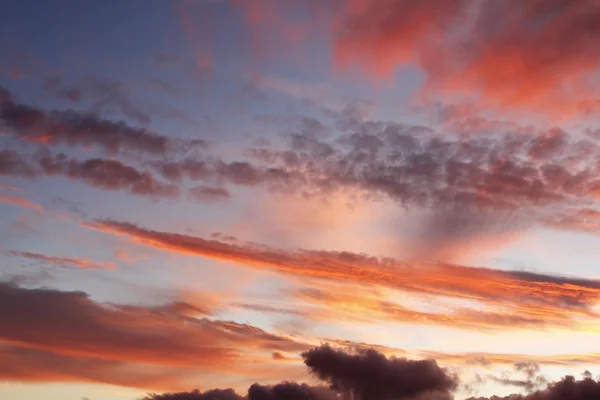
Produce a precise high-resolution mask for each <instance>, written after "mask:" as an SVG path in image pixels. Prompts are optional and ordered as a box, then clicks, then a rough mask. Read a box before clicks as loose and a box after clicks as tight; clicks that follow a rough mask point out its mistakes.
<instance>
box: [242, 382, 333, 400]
mask: <svg viewBox="0 0 600 400" xmlns="http://www.w3.org/2000/svg"><path fill="white" fill-rule="evenodd" d="M247 398H248V400H334V399H336V397H335V393H334V392H332V391H330V390H328V389H327V388H326V387H318V386H310V385H307V384H305V383H302V384H299V383H296V382H281V383H278V384H277V385H260V384H258V383H255V384H254V385H252V386H250V388H249V389H248V396H247Z"/></svg>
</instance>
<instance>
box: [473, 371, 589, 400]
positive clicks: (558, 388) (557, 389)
mask: <svg viewBox="0 0 600 400" xmlns="http://www.w3.org/2000/svg"><path fill="white" fill-rule="evenodd" d="M598 398H600V382H599V381H596V380H594V379H592V378H591V377H589V376H587V377H584V378H583V379H581V380H576V379H575V378H574V377H573V376H565V377H564V378H562V379H561V380H560V381H558V382H553V383H550V384H548V386H547V387H546V389H542V390H538V391H535V392H533V393H530V394H527V395H523V394H511V395H508V396H504V397H501V396H492V397H471V398H469V399H467V400H567V399H568V400H595V399H598Z"/></svg>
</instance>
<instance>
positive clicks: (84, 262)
mask: <svg viewBox="0 0 600 400" xmlns="http://www.w3.org/2000/svg"><path fill="white" fill-rule="evenodd" d="M6 254H8V255H9V256H13V257H23V258H27V259H30V260H36V261H43V262H47V263H50V264H56V265H59V266H73V267H77V268H84V269H106V270H116V269H117V265H116V264H115V263H113V262H112V261H101V262H96V261H94V260H92V259H91V258H88V257H54V256H48V255H45V254H39V253H34V252H32V251H14V250H13V251H7V252H6Z"/></svg>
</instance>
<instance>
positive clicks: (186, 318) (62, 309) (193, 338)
mask: <svg viewBox="0 0 600 400" xmlns="http://www.w3.org/2000/svg"><path fill="white" fill-rule="evenodd" d="M0 302H1V303H2V304H12V305H13V306H11V307H5V308H3V309H2V310H0V319H1V320H2V324H1V326H0V354H2V353H5V354H7V358H8V359H13V358H14V359H22V360H25V361H26V362H25V361H23V364H24V365H28V364H30V365H31V364H33V365H35V366H36V367H35V368H38V370H43V371H38V372H39V374H38V375H39V376H37V377H36V376H35V375H36V374H35V373H34V371H24V367H23V366H22V365H21V364H19V363H17V364H16V365H12V364H6V363H2V364H3V366H2V367H0V376H2V375H4V377H6V376H10V375H11V374H12V376H13V378H14V379H17V378H19V376H21V375H22V379H24V380H38V381H44V380H50V381H63V380H72V379H75V380H83V381H85V380H86V378H87V379H89V380H93V381H98V380H100V381H102V378H101V376H100V375H102V374H105V375H104V376H105V377H106V379H107V382H109V381H110V382H111V383H115V384H126V385H133V386H137V383H135V381H136V380H142V379H143V378H144V377H148V378H150V377H151V376H154V375H153V372H155V373H158V372H159V371H160V370H161V369H166V370H167V371H181V370H182V369H189V370H195V371H204V372H232V371H233V372H234V371H240V370H244V368H246V367H248V366H250V365H251V364H252V363H255V362H258V363H260V360H271V354H272V352H274V351H279V352H294V353H299V352H301V351H303V350H306V349H307V348H308V344H305V343H302V342H299V341H295V340H293V339H291V338H288V337H286V336H282V335H275V334H271V333H268V332H266V331H264V330H262V329H259V328H257V327H254V326H251V325H248V324H239V323H236V322H231V321H221V320H213V319H209V318H207V317H206V314H205V313H206V311H205V310H203V309H202V308H200V307H196V306H194V305H192V304H188V303H183V302H176V303H171V304H165V305H162V306H154V307H144V306H131V305H117V304H101V303H97V302H95V301H93V300H92V299H91V298H90V297H89V296H88V295H87V294H85V293H82V292H65V291H59V290H52V289H24V288H20V287H18V286H13V285H10V284H6V283H2V284H0ZM3 360H4V358H3ZM257 360H258V361H257ZM55 361H56V363H57V365H55V366H54V370H53V371H51V370H50V365H52V364H54V362H55ZM88 364H89V365H91V364H93V367H94V368H90V370H89V371H87V372H83V371H81V372H77V371H75V370H74V369H75V368H76V367H77V366H78V365H79V366H84V365H88ZM242 364H245V367H238V365H242ZM128 365H129V366H128ZM135 365H137V367H135V370H131V369H130V368H133V367H134V366H135ZM257 367H260V366H257ZM267 369H268V368H267ZM118 371H120V372H121V373H122V374H124V375H127V376H129V378H131V379H132V381H130V382H127V381H126V380H127V378H125V377H123V380H121V381H119V379H118V378H116V377H115V375H114V374H116V373H118ZM245 372H246V373H247V372H248V371H247V370H245ZM86 373H89V376H87V377H86V375H85V374H86ZM131 373H133V375H131ZM61 374H62V375H61ZM167 378H169V374H166V375H165V379H167ZM19 379H20V378H19ZM159 382H160V381H159ZM159 384H160V385H161V386H162V384H163V383H162V382H161V383H159ZM164 388H165V387H163V389H164ZM170 388H173V387H172V386H171V387H169V389H170Z"/></svg>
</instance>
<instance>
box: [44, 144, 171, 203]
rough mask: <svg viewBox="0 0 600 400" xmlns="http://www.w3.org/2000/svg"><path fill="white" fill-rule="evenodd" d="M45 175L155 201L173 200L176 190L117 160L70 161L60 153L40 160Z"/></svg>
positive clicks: (147, 173)
mask: <svg viewBox="0 0 600 400" xmlns="http://www.w3.org/2000/svg"><path fill="white" fill-rule="evenodd" d="M39 163H40V165H41V167H42V168H43V170H44V172H45V173H46V174H47V175H62V176H65V177H68V178H70V179H74V180H79V181H82V182H84V183H86V184H88V185H90V186H93V187H97V188H100V189H105V190H127V191H129V192H130V193H132V194H135V195H140V196H150V197H156V198H176V197H178V196H179V192H180V189H179V187H177V186H175V185H172V184H167V183H163V182H160V181H157V180H156V179H155V178H154V177H153V176H152V175H150V173H149V172H147V171H138V170H137V169H135V168H134V167H131V166H129V165H126V164H123V163H122V162H121V161H119V160H116V159H105V158H92V159H89V160H85V161H79V160H76V159H71V158H69V157H67V156H66V155H65V154H63V153H60V154H57V155H54V156H45V157H42V158H40V160H39Z"/></svg>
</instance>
